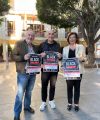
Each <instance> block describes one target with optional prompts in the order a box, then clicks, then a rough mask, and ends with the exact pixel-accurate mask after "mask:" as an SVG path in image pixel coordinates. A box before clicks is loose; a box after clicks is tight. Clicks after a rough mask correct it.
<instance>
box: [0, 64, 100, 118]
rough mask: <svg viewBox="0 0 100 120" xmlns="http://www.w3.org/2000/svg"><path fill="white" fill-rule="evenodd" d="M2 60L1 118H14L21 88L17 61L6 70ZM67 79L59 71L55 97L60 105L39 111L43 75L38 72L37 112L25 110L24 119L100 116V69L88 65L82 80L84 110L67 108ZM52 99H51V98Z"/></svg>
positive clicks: (0, 68) (33, 102)
mask: <svg viewBox="0 0 100 120" xmlns="http://www.w3.org/2000/svg"><path fill="white" fill-rule="evenodd" d="M5 66H6V65H5V63H0V120H13V105H14V100H15V95H16V91H17V86H16V71H15V65H14V63H10V64H9V66H10V67H9V69H8V70H6V67H5ZM66 96H67V93H66V82H65V80H64V79H63V76H62V73H59V76H58V81H57V85H56V95H55V101H56V106H57V108H56V109H55V110H51V109H50V107H49V105H48V107H47V109H46V110H45V111H44V112H40V111H39V106H40V104H41V98H40V97H41V82H40V75H38V76H37V79H36V83H35V88H34V90H33V95H32V107H33V108H34V109H35V114H29V113H24V112H23V111H22V113H21V120H100V71H97V70H96V69H95V68H93V69H86V70H85V73H84V76H83V79H82V83H81V97H80V111H79V112H77V113H76V112H75V111H74V110H72V111H70V112H69V111H67V109H66V106H67V97H66ZM47 102H48V101H47Z"/></svg>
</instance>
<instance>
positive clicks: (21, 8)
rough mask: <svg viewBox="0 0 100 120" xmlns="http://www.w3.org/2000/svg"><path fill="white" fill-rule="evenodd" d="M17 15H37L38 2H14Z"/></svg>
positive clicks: (26, 0) (30, 0)
mask: <svg viewBox="0 0 100 120" xmlns="http://www.w3.org/2000/svg"><path fill="white" fill-rule="evenodd" d="M14 1H15V2H14V9H15V12H16V13H23V14H25V13H26V14H36V0H14Z"/></svg>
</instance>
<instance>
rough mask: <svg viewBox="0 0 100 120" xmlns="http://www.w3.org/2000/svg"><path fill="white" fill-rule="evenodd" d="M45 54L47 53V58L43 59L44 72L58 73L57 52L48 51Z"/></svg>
mask: <svg viewBox="0 0 100 120" xmlns="http://www.w3.org/2000/svg"><path fill="white" fill-rule="evenodd" d="M45 53H46V56H45V57H44V58H43V71H44V72H57V71H58V55H57V52H52V51H46V52H45Z"/></svg>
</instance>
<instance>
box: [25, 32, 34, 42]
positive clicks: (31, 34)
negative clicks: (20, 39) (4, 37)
mask: <svg viewBox="0 0 100 120" xmlns="http://www.w3.org/2000/svg"><path fill="white" fill-rule="evenodd" d="M34 38H35V36H34V32H33V31H32V30H28V31H26V34H25V39H26V42H27V44H31V43H32V42H33V40H34Z"/></svg>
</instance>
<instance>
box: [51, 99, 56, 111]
mask: <svg viewBox="0 0 100 120" xmlns="http://www.w3.org/2000/svg"><path fill="white" fill-rule="evenodd" d="M49 105H50V107H51V108H52V109H55V108H56V105H55V101H54V100H52V101H49Z"/></svg>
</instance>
